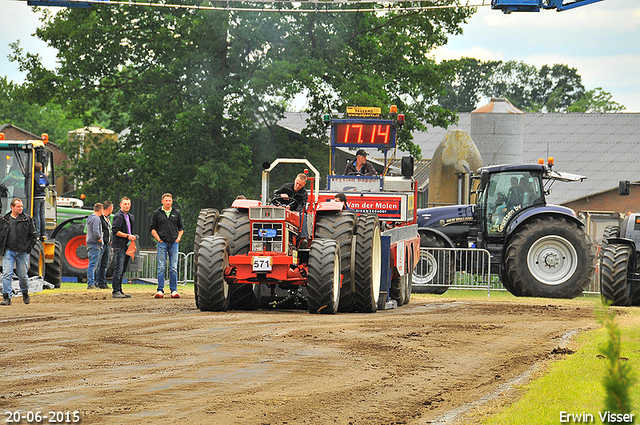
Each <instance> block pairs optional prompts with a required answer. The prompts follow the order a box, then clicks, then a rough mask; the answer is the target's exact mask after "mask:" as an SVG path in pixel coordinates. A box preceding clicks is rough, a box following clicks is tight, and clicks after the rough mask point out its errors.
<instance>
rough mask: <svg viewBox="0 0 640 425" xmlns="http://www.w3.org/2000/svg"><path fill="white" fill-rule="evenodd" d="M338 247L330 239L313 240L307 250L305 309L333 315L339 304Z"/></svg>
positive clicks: (315, 312)
mask: <svg viewBox="0 0 640 425" xmlns="http://www.w3.org/2000/svg"><path fill="white" fill-rule="evenodd" d="M340 269H341V267H340V245H339V244H338V243H337V242H336V241H334V240H332V239H314V240H313V241H312V242H311V247H310V248H309V274H308V275H307V309H308V310H309V313H314V314H318V313H319V314H335V313H336V312H337V311H338V303H339V302H340Z"/></svg>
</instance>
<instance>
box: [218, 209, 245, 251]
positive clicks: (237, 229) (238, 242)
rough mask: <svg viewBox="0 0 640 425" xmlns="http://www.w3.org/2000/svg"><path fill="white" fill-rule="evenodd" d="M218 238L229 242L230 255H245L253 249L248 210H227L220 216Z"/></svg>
mask: <svg viewBox="0 0 640 425" xmlns="http://www.w3.org/2000/svg"><path fill="white" fill-rule="evenodd" d="M216 236H222V237H223V238H226V239H227V242H229V255H243V254H246V253H247V252H249V249H250V248H251V222H250V221H249V213H248V212H247V210H239V209H237V208H227V209H225V210H223V211H222V214H220V219H219V220H218V225H217V226H216Z"/></svg>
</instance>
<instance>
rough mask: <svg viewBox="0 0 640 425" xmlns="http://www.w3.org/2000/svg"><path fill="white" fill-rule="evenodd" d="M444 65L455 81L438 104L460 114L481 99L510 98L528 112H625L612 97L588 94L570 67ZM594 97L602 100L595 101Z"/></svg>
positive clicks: (474, 61) (475, 62)
mask: <svg viewBox="0 0 640 425" xmlns="http://www.w3.org/2000/svg"><path fill="white" fill-rule="evenodd" d="M443 63H444V64H445V65H446V66H449V67H451V68H452V69H453V72H454V78H453V80H452V81H451V82H450V83H449V84H448V85H447V87H446V88H445V90H444V92H443V93H442V94H441V95H440V96H439V97H438V103H439V104H440V105H441V106H443V107H445V108H448V109H451V110H455V111H458V112H469V111H472V110H473V109H475V108H476V107H477V104H478V102H479V100H480V98H482V97H487V98H492V97H504V98H507V99H508V100H509V101H510V102H511V103H512V104H513V105H514V106H515V107H517V108H519V109H521V110H523V111H526V112H568V111H569V108H572V109H571V110H572V111H574V112H575V111H577V110H579V109H580V108H581V107H582V108H583V110H585V111H586V110H587V109H584V108H585V107H584V105H585V104H586V105H589V107H591V108H592V109H591V110H592V111H595V110H603V111H604V110H606V111H609V112H612V111H617V110H621V109H619V108H624V107H622V106H621V105H618V104H617V103H615V102H614V101H613V100H612V98H611V95H609V97H607V96H605V95H606V94H608V93H606V92H602V93H598V89H596V90H595V91H590V92H585V88H584V86H583V85H582V77H581V76H580V75H579V74H578V71H577V70H576V69H575V68H570V67H568V66H567V65H560V64H554V65H551V66H549V65H543V66H542V67H541V68H540V69H538V68H536V67H535V66H534V65H529V64H526V63H524V62H516V61H507V62H502V61H497V62H496V61H488V62H482V61H479V60H477V59H473V58H462V59H460V60H453V61H445V62H443ZM599 90H600V92H601V91H602V89H599ZM589 93H591V94H589ZM595 95H599V97H598V98H597V99H595V98H594V96H595ZM578 102H580V103H578ZM598 103H599V104H600V106H598V105H597V104H598ZM574 105H575V106H574ZM576 108H577V109H576Z"/></svg>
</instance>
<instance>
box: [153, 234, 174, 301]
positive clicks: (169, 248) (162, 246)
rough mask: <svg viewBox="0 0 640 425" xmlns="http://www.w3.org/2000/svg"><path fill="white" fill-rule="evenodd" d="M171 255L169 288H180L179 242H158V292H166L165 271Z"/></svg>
mask: <svg viewBox="0 0 640 425" xmlns="http://www.w3.org/2000/svg"><path fill="white" fill-rule="evenodd" d="M167 256H169V290H170V291H171V292H173V291H177V290H178V242H158V254H157V259H158V292H164V272H165V269H166V264H167Z"/></svg>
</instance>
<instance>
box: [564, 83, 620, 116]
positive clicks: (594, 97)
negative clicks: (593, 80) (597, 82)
mask: <svg viewBox="0 0 640 425" xmlns="http://www.w3.org/2000/svg"><path fill="white" fill-rule="evenodd" d="M625 109H626V108H625V107H624V106H623V105H620V104H619V103H617V102H614V101H613V96H612V95H611V93H608V92H606V91H604V90H602V87H596V88H595V89H593V90H587V91H586V92H585V93H584V94H583V95H582V97H581V98H580V100H578V101H576V102H574V103H572V104H571V106H569V107H568V108H567V112H601V113H606V112H620V111H624V110H625Z"/></svg>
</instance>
